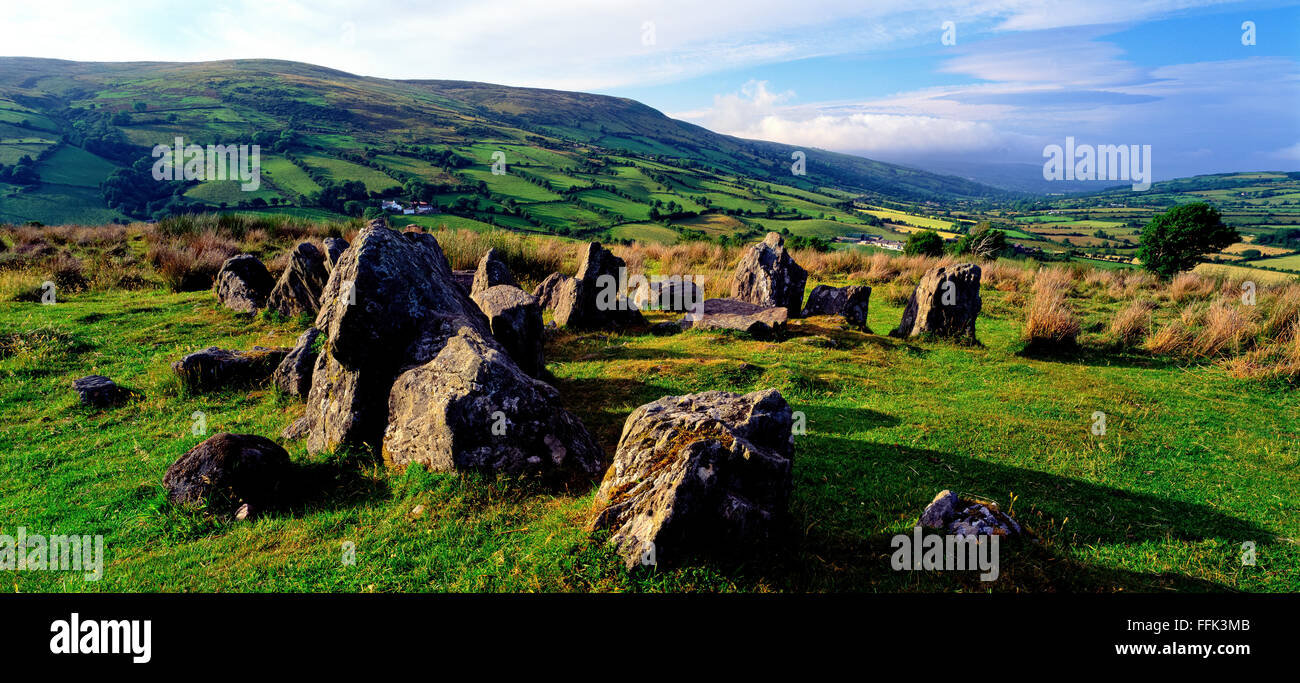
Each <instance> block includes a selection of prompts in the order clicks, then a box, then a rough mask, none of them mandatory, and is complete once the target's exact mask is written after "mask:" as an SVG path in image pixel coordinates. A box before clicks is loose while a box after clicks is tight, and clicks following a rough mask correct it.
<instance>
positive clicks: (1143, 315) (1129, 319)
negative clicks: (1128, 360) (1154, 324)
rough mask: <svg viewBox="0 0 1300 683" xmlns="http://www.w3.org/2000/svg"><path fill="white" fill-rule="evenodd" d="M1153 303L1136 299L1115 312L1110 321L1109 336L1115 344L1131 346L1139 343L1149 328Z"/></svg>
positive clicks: (1153, 308) (1153, 307)
mask: <svg viewBox="0 0 1300 683" xmlns="http://www.w3.org/2000/svg"><path fill="white" fill-rule="evenodd" d="M1153 310H1155V304H1154V303H1152V302H1150V301H1144V300H1137V301H1132V302H1130V303H1128V304H1127V305H1126V306H1124V308H1121V309H1120V310H1119V313H1116V314H1115V318H1114V320H1112V321H1111V323H1110V336H1111V339H1113V340H1114V341H1115V343H1116V344H1119V345H1120V346H1124V347H1132V346H1136V345H1138V344H1140V343H1141V342H1142V339H1143V338H1144V337H1146V336H1147V332H1148V331H1150V329H1151V312H1152V311H1153Z"/></svg>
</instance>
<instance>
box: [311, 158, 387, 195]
mask: <svg viewBox="0 0 1300 683" xmlns="http://www.w3.org/2000/svg"><path fill="white" fill-rule="evenodd" d="M300 158H301V159H302V160H303V161H304V162H306V163H307V165H308V166H311V167H313V168H318V169H321V170H323V171H325V173H326V174H327V175H328V176H329V179H330V180H333V181H335V182H341V181H344V180H359V181H361V182H362V183H364V184H365V186H366V189H367V190H369V191H371V192H383V191H384V190H387V189H388V188H390V187H397V185H398V182H397V181H396V180H394V179H393V178H392V177H390V176H389V175H387V174H385V173H384V172H382V171H377V170H375V169H373V168H370V167H368V166H362V165H360V164H354V163H352V162H351V161H345V160H343V159H335V158H334V157H327V156H324V155H321V154H302V155H300Z"/></svg>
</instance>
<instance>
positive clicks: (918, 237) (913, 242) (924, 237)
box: [903, 230, 943, 256]
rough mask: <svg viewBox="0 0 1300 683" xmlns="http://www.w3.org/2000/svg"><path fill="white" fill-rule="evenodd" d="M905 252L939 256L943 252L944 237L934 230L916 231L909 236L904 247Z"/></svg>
mask: <svg viewBox="0 0 1300 683" xmlns="http://www.w3.org/2000/svg"><path fill="white" fill-rule="evenodd" d="M903 253H904V254H920V255H922V256H939V255H941V254H943V238H942V237H940V236H939V233H937V232H935V231H933V230H922V231H921V232H914V233H912V234H911V235H909V236H908V238H907V245H906V246H904V247H903Z"/></svg>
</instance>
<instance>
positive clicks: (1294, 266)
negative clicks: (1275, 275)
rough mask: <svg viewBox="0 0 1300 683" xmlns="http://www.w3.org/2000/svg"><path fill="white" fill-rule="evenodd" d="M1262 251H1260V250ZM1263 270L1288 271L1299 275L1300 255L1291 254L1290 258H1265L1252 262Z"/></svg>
mask: <svg viewBox="0 0 1300 683" xmlns="http://www.w3.org/2000/svg"><path fill="white" fill-rule="evenodd" d="M1261 251H1262V250H1261ZM1254 263H1256V264H1259V265H1261V266H1263V267H1265V268H1278V269H1281V270H1290V271H1293V272H1297V273H1300V254H1291V255H1290V256H1280V257H1277V258H1266V259H1259V260H1258V261H1254Z"/></svg>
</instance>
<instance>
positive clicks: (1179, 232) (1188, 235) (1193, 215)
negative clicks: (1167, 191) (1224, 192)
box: [1138, 202, 1240, 278]
mask: <svg viewBox="0 0 1300 683" xmlns="http://www.w3.org/2000/svg"><path fill="white" fill-rule="evenodd" d="M1238 239H1240V235H1238V234H1237V231H1236V229H1234V228H1232V227H1230V226H1228V225H1225V224H1224V223H1223V218H1222V217H1221V216H1220V215H1219V212H1218V211H1216V210H1215V209H1214V207H1212V206H1210V205H1209V204H1206V203H1205V202H1196V203H1193V204H1184V205H1182V206H1175V207H1174V208H1172V209H1170V210H1168V211H1166V212H1164V213H1162V214H1160V215H1158V216H1156V217H1155V218H1152V219H1151V222H1149V223H1147V226H1146V227H1145V228H1143V229H1142V248H1141V249H1140V250H1139V251H1138V258H1139V259H1141V261H1142V266H1143V267H1144V268H1146V269H1147V270H1149V271H1151V272H1153V273H1155V274H1157V275H1159V276H1160V277H1163V278H1170V277H1173V276H1174V275H1175V274H1177V273H1180V272H1182V271H1184V270H1188V269H1190V268H1192V267H1193V266H1195V265H1196V262H1197V260H1198V259H1200V257H1201V256H1203V255H1205V254H1208V253H1210V252H1214V251H1218V250H1220V249H1223V248H1224V247H1226V246H1228V245H1230V244H1233V243H1234V242H1236V241H1237V240H1238Z"/></svg>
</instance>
